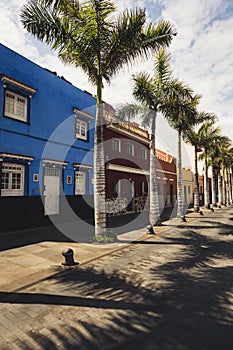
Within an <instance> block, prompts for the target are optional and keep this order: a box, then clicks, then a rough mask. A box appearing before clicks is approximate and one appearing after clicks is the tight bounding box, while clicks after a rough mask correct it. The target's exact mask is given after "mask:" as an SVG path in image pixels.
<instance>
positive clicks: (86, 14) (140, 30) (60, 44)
mask: <svg viewBox="0 0 233 350" xmlns="http://www.w3.org/2000/svg"><path fill="white" fill-rule="evenodd" d="M114 12H115V4H114V3H113V2H112V1H110V0H87V1H85V2H79V1H78V0H30V1H29V3H28V4H27V5H25V6H24V7H23V8H22V11H21V21H22V24H23V26H24V28H26V29H27V31H28V32H29V33H31V34H32V35H34V36H36V37H37V38H38V39H39V40H41V41H44V42H46V43H47V44H48V45H49V46H50V47H51V48H52V49H54V50H56V51H57V52H58V56H59V57H60V58H61V60H62V61H63V62H64V63H65V64H69V65H72V66H74V67H81V68H82V70H83V71H84V72H85V73H86V74H87V76H88V78H89V80H90V81H91V82H92V83H93V84H94V85H95V86H96V90H97V91H96V104H97V105H96V127H95V144H94V178H95V185H94V202H95V233H96V234H104V233H105V231H106V213H105V164H104V149H103V113H104V111H103V103H102V90H103V83H104V81H105V82H107V83H110V80H111V78H112V77H113V76H114V75H115V74H116V73H117V72H118V71H119V70H120V69H121V68H122V67H123V66H124V65H125V64H131V63H132V62H133V61H134V60H135V59H137V58H140V57H142V56H144V57H145V58H148V57H149V54H150V53H151V52H156V51H157V50H158V49H160V48H161V47H167V46H168V45H169V44H170V42H171V40H172V37H173V35H176V33H175V32H174V28H173V26H172V25H171V24H170V23H169V22H167V21H161V22H160V23H158V24H157V25H153V24H152V23H148V24H145V22H146V15H145V10H142V9H140V8H137V9H136V10H135V11H130V10H126V11H125V12H123V13H122V14H121V15H119V16H118V18H117V19H114V16H113V15H114ZM97 165H98V166H97Z"/></svg>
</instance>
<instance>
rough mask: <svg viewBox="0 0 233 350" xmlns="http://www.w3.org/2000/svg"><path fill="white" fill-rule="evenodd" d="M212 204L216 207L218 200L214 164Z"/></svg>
mask: <svg viewBox="0 0 233 350" xmlns="http://www.w3.org/2000/svg"><path fill="white" fill-rule="evenodd" d="M211 185H212V206H213V207H216V206H217V201H216V181H215V171H214V166H213V165H212V181H211Z"/></svg>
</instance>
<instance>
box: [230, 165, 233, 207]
mask: <svg viewBox="0 0 233 350" xmlns="http://www.w3.org/2000/svg"><path fill="white" fill-rule="evenodd" d="M232 190H233V188H232V166H230V197H231V204H232V202H233V193H232Z"/></svg>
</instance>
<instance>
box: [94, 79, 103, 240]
mask: <svg viewBox="0 0 233 350" xmlns="http://www.w3.org/2000/svg"><path fill="white" fill-rule="evenodd" d="M103 113H104V110H103V103H102V81H100V82H99V84H98V86H97V106H96V126H95V143H94V181H95V183H94V208H95V235H101V234H105V232H106V208H105V161H104V143H103Z"/></svg>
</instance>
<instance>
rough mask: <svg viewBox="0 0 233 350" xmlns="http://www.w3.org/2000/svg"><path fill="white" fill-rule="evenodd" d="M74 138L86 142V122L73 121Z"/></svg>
mask: <svg viewBox="0 0 233 350" xmlns="http://www.w3.org/2000/svg"><path fill="white" fill-rule="evenodd" d="M75 136H76V138H77V139H82V140H87V122H85V121H84V120H81V119H78V118H76V120H75Z"/></svg>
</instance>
